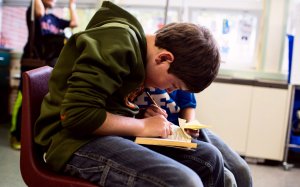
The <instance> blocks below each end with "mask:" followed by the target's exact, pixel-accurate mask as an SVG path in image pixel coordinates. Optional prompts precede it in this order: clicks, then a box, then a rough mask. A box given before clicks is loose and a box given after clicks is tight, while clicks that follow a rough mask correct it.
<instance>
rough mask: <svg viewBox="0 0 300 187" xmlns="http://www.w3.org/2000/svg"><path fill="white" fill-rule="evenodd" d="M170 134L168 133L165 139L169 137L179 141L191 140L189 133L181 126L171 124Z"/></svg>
mask: <svg viewBox="0 0 300 187" xmlns="http://www.w3.org/2000/svg"><path fill="white" fill-rule="evenodd" d="M171 127H172V134H171V135H169V136H168V137H167V139H171V140H179V141H184V142H191V141H192V137H191V136H190V135H188V134H187V133H186V132H185V130H182V128H180V127H179V126H177V125H174V124H172V125H171Z"/></svg>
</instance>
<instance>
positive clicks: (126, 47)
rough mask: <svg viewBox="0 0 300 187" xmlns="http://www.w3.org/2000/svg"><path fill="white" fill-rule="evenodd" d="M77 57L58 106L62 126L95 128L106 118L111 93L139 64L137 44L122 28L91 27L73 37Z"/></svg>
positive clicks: (89, 130)
mask: <svg viewBox="0 0 300 187" xmlns="http://www.w3.org/2000/svg"><path fill="white" fill-rule="evenodd" d="M76 48H77V49H78V52H79V57H78V58H77V59H76V62H75V66H74V68H73V71H72V74H71V76H70V77H69V79H68V83H67V84H68V88H67V90H66V93H65V96H64V99H63V102H62V109H61V122H62V126H63V127H64V128H67V129H68V130H69V131H71V132H74V133H76V134H78V133H80V134H81V135H86V134H90V133H92V132H94V131H95V130H96V129H97V128H99V127H100V126H101V124H102V123H103V122H104V120H105V119H106V109H105V108H106V103H107V99H108V98H109V96H110V95H112V94H114V92H115V91H117V90H118V89H120V87H122V86H123V83H124V79H126V77H127V76H128V75H129V74H130V73H131V71H132V70H133V69H134V68H136V66H137V64H138V57H137V54H136V53H137V52H136V51H138V50H139V48H138V44H137V43H136V42H135V40H134V39H133V38H132V36H131V34H129V33H128V31H127V30H126V29H124V28H109V29H92V30H90V31H86V32H84V33H82V34H79V35H78V36H77V37H76Z"/></svg>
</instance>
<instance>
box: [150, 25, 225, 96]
mask: <svg viewBox="0 0 300 187" xmlns="http://www.w3.org/2000/svg"><path fill="white" fill-rule="evenodd" d="M155 45H156V46H157V47H159V48H163V49H166V50H168V51H169V52H171V53H172V54H173V55H174V61H173V62H172V63H171V65H170V68H169V70H168V72H169V73H172V74H173V75H175V76H176V77H178V78H179V79H180V80H182V81H183V82H184V83H185V84H186V86H187V88H188V89H189V91H191V92H195V93H197V92H201V91H202V90H204V89H205V88H206V87H208V86H209V85H210V84H211V83H212V81H213V80H214V79H215V78H216V76H217V74H218V70H219V66H220V53H219V48H218V45H217V43H216V41H215V39H214V38H213V36H212V34H211V33H210V31H209V30H208V29H206V28H205V27H201V26H197V25H195V24H192V23H171V24H168V25H166V26H164V27H163V28H161V29H159V30H158V31H157V32H156V38H155Z"/></svg>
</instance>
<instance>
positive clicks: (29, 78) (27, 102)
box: [20, 66, 95, 187]
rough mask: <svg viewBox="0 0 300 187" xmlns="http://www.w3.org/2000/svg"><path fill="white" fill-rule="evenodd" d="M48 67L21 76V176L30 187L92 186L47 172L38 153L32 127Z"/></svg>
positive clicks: (46, 85)
mask: <svg viewBox="0 0 300 187" xmlns="http://www.w3.org/2000/svg"><path fill="white" fill-rule="evenodd" d="M51 72H52V68H51V67H50V66H43V67H40V68H37V69H33V70H30V71H26V72H24V73H23V75H22V76H23V77H22V78H23V90H22V94H23V97H22V128H21V158H20V167H21V174H22V177H23V180H24V181H25V183H26V184H27V185H28V186H30V187H34V186H37V187H40V186H44V187H50V186H52V187H58V186H63V187H68V186H70V187H71V186H72V187H95V185H94V184H91V183H89V182H87V181H84V180H81V179H77V178H73V177H69V176H63V175H61V174H57V173H55V172H52V171H50V170H48V169H47V166H46V164H45V163H44V162H43V159H42V154H43V153H42V152H41V151H40V150H39V148H38V146H37V145H36V144H35V143H34V134H33V127H34V123H35V121H36V119H37V118H38V116H39V114H40V109H41V103H42V101H43V98H44V96H45V95H46V94H47V92H48V81H49V78H50V75H51Z"/></svg>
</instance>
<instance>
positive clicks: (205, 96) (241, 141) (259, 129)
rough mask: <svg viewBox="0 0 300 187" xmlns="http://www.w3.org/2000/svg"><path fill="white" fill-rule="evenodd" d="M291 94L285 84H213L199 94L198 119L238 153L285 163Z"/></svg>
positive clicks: (228, 82) (248, 82)
mask: <svg viewBox="0 0 300 187" xmlns="http://www.w3.org/2000/svg"><path fill="white" fill-rule="evenodd" d="M233 82H234V81H233ZM289 95H290V91H289V89H288V86H287V85H282V84H280V85H274V84H268V83H261V82H258V81H246V82H245V84H243V82H240V83H230V81H227V82H225V83H224V82H214V83H212V85H211V86H210V87H208V88H207V89H206V90H204V91H203V92H201V93H199V94H196V98H197V103H198V106H197V109H196V116H197V119H198V120H199V121H201V122H202V123H205V124H208V125H210V126H211V130H212V131H213V132H215V133H216V134H218V135H219V136H220V137H221V138H222V139H223V140H224V141H225V142H226V143H227V144H228V145H229V146H231V147H232V148H233V149H234V150H236V151H237V152H238V153H239V154H241V155H243V156H249V157H255V158H262V159H271V160H279V161H282V160H283V155H284V148H285V138H286V132H287V127H288V112H289V103H290V101H289V99H290V97H289Z"/></svg>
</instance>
